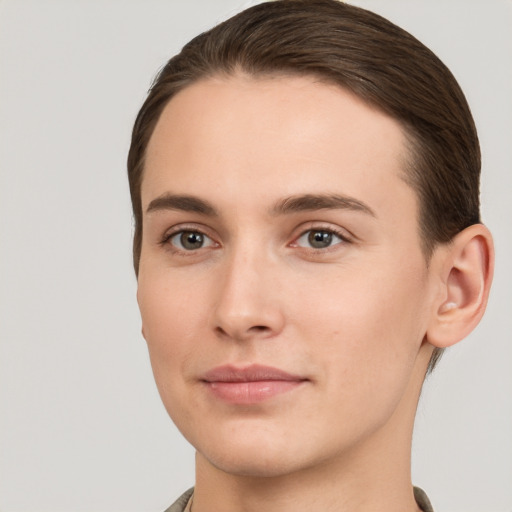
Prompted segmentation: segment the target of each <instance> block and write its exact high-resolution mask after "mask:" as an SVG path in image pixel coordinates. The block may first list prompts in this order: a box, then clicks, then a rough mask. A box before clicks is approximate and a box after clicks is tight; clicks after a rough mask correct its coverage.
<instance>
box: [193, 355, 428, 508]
mask: <svg viewBox="0 0 512 512" xmlns="http://www.w3.org/2000/svg"><path fill="white" fill-rule="evenodd" d="M423 352H424V355H423V356H421V351H420V356H419V357H418V359H419V360H420V361H417V362H420V363H421V364H417V365H416V366H417V368H416V369H415V371H414V372H413V375H412V377H411V382H410V386H408V389H407V391H406V393H405V394H404V396H403V397H402V400H401V401H400V403H399V404H398V406H397V408H396V410H395V412H394V414H393V415H392V417H391V418H390V419H389V421H388V422H387V423H386V424H385V425H383V426H382V427H381V428H380V429H379V430H378V431H376V432H373V433H372V434H371V435H369V436H368V437H367V438H365V439H363V440H361V442H360V443H359V444H358V445H357V446H353V447H352V448H351V449H350V450H349V451H347V452H344V453H343V454H335V455H333V457H332V458H330V459H329V460H324V461H321V462H319V463H317V464H315V465H313V466H309V467H306V468H302V469H300V470H298V471H294V472H291V473H287V474H283V475H280V476H272V477H253V476H247V475H240V474H231V473H228V472H225V471H223V470H222V469H219V468H217V467H215V466H213V465H212V464H211V463H210V462H209V461H208V460H207V459H206V458H205V457H203V455H202V454H200V453H197V455H196V487H195V492H194V504H193V512H213V511H218V510H222V511H223V512H261V511H265V512H311V511H316V510H318V511H322V512H348V511H350V512H370V511H379V512H396V511H397V510H400V511H407V512H413V511H414V512H418V511H419V508H418V506H417V504H416V501H415V500H414V494H413V487H412V483H411V473H410V467H411V460H410V457H411V441H412V430H413V424H414V416H415V412H416V407H417V403H418V397H419V394H420V391H421V386H422V383H423V378H424V374H425V368H426V365H427V363H428V356H429V353H430V351H429V350H428V349H425V350H423Z"/></svg>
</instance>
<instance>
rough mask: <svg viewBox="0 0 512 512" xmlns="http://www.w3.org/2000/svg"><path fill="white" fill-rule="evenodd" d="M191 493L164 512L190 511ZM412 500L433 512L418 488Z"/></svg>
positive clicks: (190, 490)
mask: <svg viewBox="0 0 512 512" xmlns="http://www.w3.org/2000/svg"><path fill="white" fill-rule="evenodd" d="M193 493H194V488H192V489H189V490H188V491H187V492H185V493H183V494H182V495H181V496H180V497H179V498H178V499H177V500H176V501H175V502H174V503H173V504H172V505H171V506H170V507H169V508H168V509H166V510H165V512H188V511H189V510H190V507H189V506H188V505H189V504H190V503H191V498H192V494H193ZM414 498H415V500H416V503H417V504H418V507H420V508H421V510H422V511H423V512H434V509H433V508H432V505H431V504H430V500H429V499H428V496H427V495H426V493H425V491H423V490H422V489H420V488H419V487H415V488H414Z"/></svg>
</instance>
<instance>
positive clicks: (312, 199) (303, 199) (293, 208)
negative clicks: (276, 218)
mask: <svg viewBox="0 0 512 512" xmlns="http://www.w3.org/2000/svg"><path fill="white" fill-rule="evenodd" d="M314 210H352V211H356V212H362V213H365V214H367V215H371V216H372V217H376V215H375V212H374V211H373V210H372V209H371V208H370V207H369V206H368V205H367V204H365V203H363V202H362V201H359V200H358V199H354V198H353V197H348V196H340V195H338V194H304V195H298V196H291V197H288V198H285V199H282V200H281V201H278V202H277V203H276V204H275V205H274V207H273V208H272V214H273V215H282V214H288V213H298V212H307V211H314Z"/></svg>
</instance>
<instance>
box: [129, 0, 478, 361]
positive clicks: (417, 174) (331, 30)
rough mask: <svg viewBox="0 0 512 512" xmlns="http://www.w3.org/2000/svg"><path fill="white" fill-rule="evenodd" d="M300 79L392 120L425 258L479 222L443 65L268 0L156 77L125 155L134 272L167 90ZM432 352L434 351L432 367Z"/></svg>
mask: <svg viewBox="0 0 512 512" xmlns="http://www.w3.org/2000/svg"><path fill="white" fill-rule="evenodd" d="M236 73H244V74H248V75H250V76H255V77H264V76H276V75H277V76H283V75H305V76H312V77H315V78H317V79H318V80H320V81H323V82H325V83H329V84H336V85H338V86H340V87H342V88H344V89H347V90H349V91H351V92H352V93H354V94H356V95H357V96H358V97H359V98H361V99H362V100H363V101H365V102H366V103H367V104H369V105H371V106H373V107H376V108H378V109H380V110H381V111H383V112H384V113H386V114H388V115H389V116H390V117H392V118H394V119H396V120H397V121H398V122H399V123H400V124H401V125H402V128H403V131H404V134H405V136H406V140H407V148H406V154H405V155H404V169H402V178H403V179H404V180H405V181H406V182H407V183H408V184H409V185H410V186H411V187H412V188H413V189H414V190H415V191H416V193H417V195H418V199H419V213H418V217H419V218H418V227H419V233H420V236H421V241H422V249H423V252H424V255H425V259H426V262H427V264H428V261H429V259H430V256H431V254H432V251H433V250H434V248H435V247H436V246H437V245H438V244H444V243H448V242H450V241H451V240H452V239H453V237H454V236H455V235H456V234H457V233H459V232H460V231H462V230H463V229H464V228H466V227H468V226H470V225H472V224H477V223H479V222H480V212H479V178H480V165H481V163H480V148H479V143H478V136H477V132H476V128H475V124H474V121H473V118H472V115H471V111H470V109H469V106H468V104H467V101H466V99H465V97H464V94H463V92H462V90H461V88H460V87H459V85H458V83H457V81H456V80H455V78H454V77H453V75H452V73H451V72H450V71H449V69H448V68H447V67H446V66H445V65H444V64H443V63H442V62H441V61H440V60H439V59H438V58H437V57H436V56H435V55H434V53H432V52H431V51H430V50H429V49H428V48H427V47H425V46H424V45H423V44H422V43H421V42H419V41H418V40H417V39H416V38H414V37H413V36H412V35H410V34H409V33H408V32H406V31H404V30H403V29H401V28H400V27H397V26H396V25H394V24H393V23H391V22H390V21H388V20H386V19H385V18H382V17H381V16H379V15H377V14H374V13H372V12H370V11H367V10H365V9H361V8H359V7H355V6H351V5H348V4H346V3H343V2H341V1H338V0H277V1H271V2H265V3H262V4H259V5H256V6H254V7H251V8H249V9H246V10H245V11H243V12H241V13H239V14H237V15H235V16H233V17H232V18H230V19H228V20H227V21H224V22H223V23H220V24H219V25H217V26H215V27H214V28H212V29H211V30H209V31H207V32H204V33H202V34H200V35H199V36H197V37H195V38H194V39H192V40H191V41H190V42H189V43H188V44H187V45H185V46H184V47H183V49H182V50H181V52H180V53H179V54H178V55H176V56H174V57H172V58H171V59H170V60H169V62H168V63H167V64H166V65H165V66H164V67H163V68H162V70H161V71H160V73H159V74H158V76H157V77H156V79H155V81H154V83H153V85H152V86H151V89H150V91H149V94H148V97H147V99H146V100H145V102H144V104H143V105H142V108H141V109H140V111H139V114H138V116H137V119H136V121H135V125H134V127H133V134H132V140H131V146H130V151H129V155H128V177H129V184H130V194H131V199H132V206H133V214H134V220H135V231H134V240H133V261H134V267H135V272H136V273H138V267H139V260H140V253H141V243H142V205H141V184H142V179H143V176H144V160H145V153H146V148H147V146H148V143H149V140H150V138H151V135H152V133H153V130H154V128H155V126H156V124H157V122H158V119H159V117H160V115H161V113H162V111H163V109H164V107H165V106H166V105H167V103H168V102H169V101H170V100H171V99H172V98H173V96H174V95H175V94H176V93H177V92H179V91H181V90H182V89H184V88H185V87H187V86H189V85H191V84H193V83H195V82H197V81H198V80H201V79H206V78H208V77H213V76H230V75H234V74H236ZM441 353H442V351H441V350H440V349H435V351H434V353H433V356H432V359H431V361H430V365H429V371H431V370H432V369H433V367H434V366H435V364H436V362H437V361H438V359H439V357H440V356H441Z"/></svg>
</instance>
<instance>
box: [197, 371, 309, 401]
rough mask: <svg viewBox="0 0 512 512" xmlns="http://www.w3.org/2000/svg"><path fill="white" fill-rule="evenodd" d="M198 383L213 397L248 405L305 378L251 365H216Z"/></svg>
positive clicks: (274, 394)
mask: <svg viewBox="0 0 512 512" xmlns="http://www.w3.org/2000/svg"><path fill="white" fill-rule="evenodd" d="M201 381H202V382H203V383H204V385H205V386H206V388H207V389H208V390H209V392H211V393H212V394H213V395H214V396H215V397H217V398H219V399H221V400H223V401H225V402H228V403H231V404H240V405H249V404H254V403H258V402H262V401H264V400H268V399H270V398H272V397H274V396H276V395H281V394H283V393H287V392H289V391H292V390H294V389H296V388H298V387H300V386H301V385H302V384H304V383H305V382H307V381H308V379H307V378H304V377H302V376H299V375H294V374H291V373H288V372H285V371H283V370H280V369H278V368H273V367H270V366H262V365H257V364H253V365H250V366H246V367H243V368H240V367H235V366H231V365H225V366H218V367H216V368H213V369H212V370H209V371H208V372H206V373H205V374H204V375H203V376H202V378H201Z"/></svg>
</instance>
